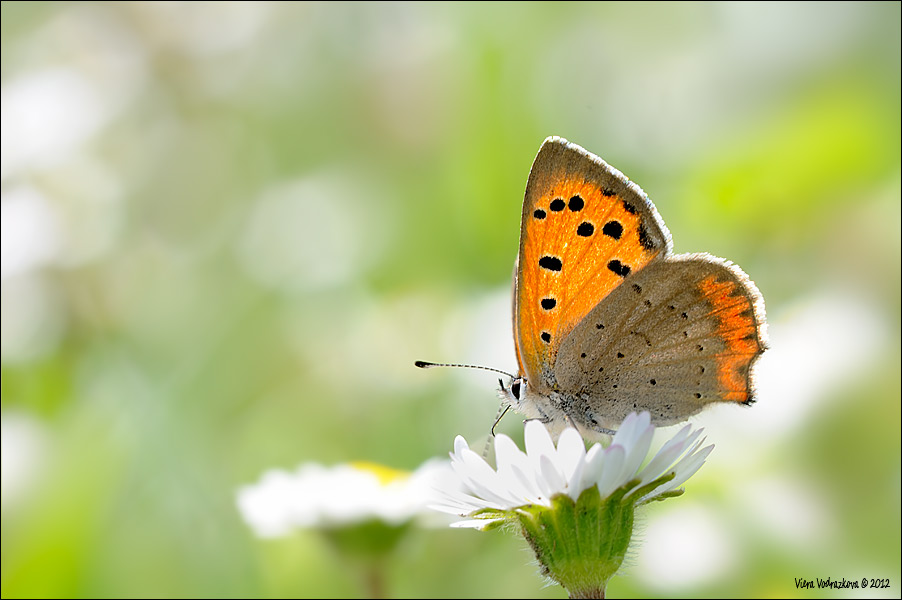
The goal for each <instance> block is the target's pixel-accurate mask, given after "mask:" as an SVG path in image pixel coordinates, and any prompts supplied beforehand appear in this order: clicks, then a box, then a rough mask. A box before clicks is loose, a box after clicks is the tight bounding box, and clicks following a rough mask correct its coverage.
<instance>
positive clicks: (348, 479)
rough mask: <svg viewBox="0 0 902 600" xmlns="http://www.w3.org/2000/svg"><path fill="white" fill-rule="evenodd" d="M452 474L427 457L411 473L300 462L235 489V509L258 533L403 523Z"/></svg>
mask: <svg viewBox="0 0 902 600" xmlns="http://www.w3.org/2000/svg"><path fill="white" fill-rule="evenodd" d="M449 476H451V472H450V468H449V466H448V461H446V460H438V459H435V460H430V461H427V462H426V463H424V464H423V465H421V466H420V467H419V468H418V469H417V470H416V471H414V472H413V473H408V472H405V471H398V470H395V469H391V468H389V467H385V466H382V465H377V464H373V463H364V462H355V463H348V464H341V465H336V466H333V467H325V466H323V465H319V464H316V463H307V464H304V465H301V466H300V467H299V468H298V469H297V470H295V471H294V472H288V471H281V470H272V471H268V472H266V473H264V474H263V477H262V478H261V479H260V481H259V482H258V483H256V484H253V485H248V486H245V487H243V488H241V489H240V490H239V491H238V498H237V501H238V508H239V510H240V511H241V514H242V516H243V517H244V520H245V521H246V522H247V523H248V525H250V526H251V527H252V528H253V530H254V531H255V532H256V533H257V535H259V536H260V537H278V536H282V535H286V534H288V533H290V532H291V531H292V530H293V529H295V528H333V527H342V526H352V525H356V524H359V523H364V522H367V521H372V520H378V521H382V522H384V523H386V524H388V525H402V524H405V523H407V522H408V521H411V520H412V519H414V518H416V517H418V516H425V517H427V518H428V515H429V511H428V510H427V508H426V506H427V504H428V503H429V501H430V500H431V499H433V498H434V495H433V488H434V487H435V486H436V485H437V482H438V481H440V480H442V479H447V478H448V477H449Z"/></svg>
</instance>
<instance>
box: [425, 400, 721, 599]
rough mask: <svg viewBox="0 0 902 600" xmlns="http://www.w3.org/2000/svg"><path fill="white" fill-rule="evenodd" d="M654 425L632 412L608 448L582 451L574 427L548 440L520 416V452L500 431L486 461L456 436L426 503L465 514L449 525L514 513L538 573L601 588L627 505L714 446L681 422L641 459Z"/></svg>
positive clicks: (585, 590) (624, 542)
mask: <svg viewBox="0 0 902 600" xmlns="http://www.w3.org/2000/svg"><path fill="white" fill-rule="evenodd" d="M654 432H655V427H654V426H653V425H651V419H650V417H649V415H648V413H641V414H639V415H637V414H635V413H633V414H630V415H629V416H628V417H627V418H626V419H625V420H624V421H623V424H622V425H621V426H620V429H619V430H618V431H617V434H616V435H615V436H614V438H613V440H612V442H611V444H610V445H609V446H608V447H607V448H603V447H602V446H601V445H600V444H597V443H596V444H595V445H593V446H592V447H591V448H589V450H588V451H586V449H585V445H584V443H583V440H582V437H581V436H580V435H579V433H577V431H576V430H575V429H573V428H568V429H565V430H564V431H563V432H562V433H561V435H560V438H559V440H558V444H557V447H555V445H554V442H553V441H552V438H551V435H550V434H549V433H548V431H547V430H546V429H545V426H544V425H542V424H541V423H540V422H538V421H528V422H527V423H526V430H525V446H526V452H525V453H524V452H522V451H521V450H520V449H519V448H517V446H516V444H515V443H514V442H513V441H512V440H511V439H510V438H509V437H507V436H505V435H503V434H501V435H498V436H497V437H496V438H495V457H496V463H497V468H494V469H493V468H492V467H491V466H489V465H488V463H486V461H485V460H483V459H482V457H480V456H479V455H478V454H476V453H475V452H473V451H472V450H470V448H469V446H468V445H467V442H466V440H464V439H463V438H462V437H460V436H458V437H457V438H456V439H455V441H454V452H452V453H451V467H452V469H453V470H454V474H455V475H456V478H455V479H452V480H449V481H445V482H444V483H445V486H444V487H443V488H442V489H441V490H440V492H441V499H440V500H439V503H438V504H434V505H433V508H435V509H437V510H440V511H443V512H448V513H451V514H455V515H458V516H462V517H466V519H465V520H463V521H459V522H457V523H455V524H454V526H457V527H474V528H478V529H488V528H492V527H495V526H497V525H500V524H502V523H506V522H513V523H517V524H519V525H520V528H521V530H522V532H523V535H524V536H525V537H526V539H527V541H528V542H529V543H530V545H531V546H532V547H533V550H534V551H535V552H536V557H537V558H538V559H539V562H540V563H541V564H542V566H543V572H544V574H545V575H548V576H550V577H552V578H553V579H555V580H556V581H557V582H558V583H561V585H563V586H564V587H565V588H567V590H568V591H569V592H570V594H571V596H572V597H580V596H582V597H591V596H592V595H594V594H598V593H603V591H604V588H605V587H606V585H607V581H608V579H610V577H611V576H612V575H613V574H614V573H615V572H616V571H617V569H618V568H619V567H620V564H621V563H622V561H623V556H624V555H625V553H626V549H627V547H628V546H629V542H630V539H631V537H632V528H633V515H634V512H635V508H636V507H637V506H640V505H643V504H647V503H648V502H652V501H655V500H662V499H664V498H669V497H673V496H678V495H680V494H682V493H683V490H682V489H677V488H678V487H679V486H680V485H682V484H683V483H684V482H685V481H686V480H687V479H688V478H689V477H691V476H692V475H693V474H694V473H695V472H696V471H698V469H699V468H700V467H701V466H702V464H703V463H704V462H705V458H706V457H707V456H708V454H709V453H710V452H711V450H712V449H713V448H714V446H707V447H704V448H702V447H701V446H702V443H703V441H704V440H702V441H698V440H699V437H700V436H701V433H702V430H701V429H698V430H695V431H693V430H692V427H691V426H689V425H687V426H685V427H684V428H683V429H681V430H680V431H679V432H678V433H677V434H676V435H675V436H673V437H672V438H671V439H670V440H669V441H668V442H667V443H665V444H664V445H663V446H662V447H661V449H660V450H659V451H658V452H657V454H655V456H654V457H653V458H652V459H651V460H650V461H648V463H647V464H646V465H645V466H644V467H642V463H643V462H644V461H645V459H646V456H647V455H648V451H649V448H650V446H651V441H652V437H653V436H654ZM458 484H459V485H458ZM461 490H463V491H461Z"/></svg>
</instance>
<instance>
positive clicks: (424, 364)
mask: <svg viewBox="0 0 902 600" xmlns="http://www.w3.org/2000/svg"><path fill="white" fill-rule="evenodd" d="M413 364H414V366H415V367H419V368H421V369H431V368H432V367H459V368H461V369H482V370H483V371H494V372H495V373H501V374H502V375H507V376H508V377H510V378H511V379H516V378H517V377H516V376H515V375H511V374H510V373H508V372H507V371H502V370H500V369H493V368H492V367H483V366H482V365H458V364H454V363H434V362H426V361H425V360H418V361H416V362H414V363H413ZM502 387H503V386H502Z"/></svg>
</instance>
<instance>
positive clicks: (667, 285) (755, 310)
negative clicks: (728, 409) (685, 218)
mask: <svg viewBox="0 0 902 600" xmlns="http://www.w3.org/2000/svg"><path fill="white" fill-rule="evenodd" d="M513 300H514V301H513V308H514V338H515V344H516V349H517V359H518V363H519V367H520V373H519V377H517V378H515V379H514V381H512V382H511V384H510V385H508V386H507V387H506V388H505V389H504V394H505V397H506V399H507V401H508V402H509V403H510V405H511V406H512V407H513V408H514V409H515V410H517V411H519V412H521V413H523V414H524V415H526V416H527V417H529V418H538V419H541V420H543V421H545V422H546V423H549V424H552V425H554V426H555V428H561V427H564V426H566V425H576V426H577V427H578V428H579V429H580V430H581V431H582V433H583V434H584V435H586V436H588V437H593V436H596V435H597V434H603V433H610V431H611V430H612V429H614V428H616V426H617V425H618V424H619V423H620V422H621V421H622V420H623V418H625V417H626V415H628V414H629V413H630V412H633V411H643V410H647V411H648V412H649V413H650V414H651V416H652V419H653V421H654V422H655V423H656V424H658V425H667V424H671V423H676V422H679V421H683V420H685V419H686V418H688V417H689V416H691V415H694V414H696V413H697V412H699V411H700V410H702V409H703V408H704V407H705V406H707V405H708V404H711V403H715V402H735V403H740V404H750V403H751V402H752V401H753V381H752V372H751V369H752V366H753V363H754V361H755V360H756V359H757V357H758V356H759V355H760V354H761V353H762V352H763V351H764V348H765V318H764V305H763V300H762V299H761V295H760V294H759V293H758V290H757V288H756V287H755V285H754V284H753V283H752V282H751V281H750V280H749V278H748V277H747V276H746V275H745V273H743V272H742V270H741V269H739V268H738V267H737V266H735V265H733V264H732V263H730V262H728V261H724V260H722V259H719V258H716V257H713V256H711V255H708V254H684V255H673V254H672V244H671V238H670V233H669V232H668V230H667V228H666V226H665V225H664V222H663V220H662V219H661V217H660V216H659V215H658V212H657V210H656V209H655V207H654V205H653V204H652V203H651V201H650V200H649V199H648V198H647V196H646V195H645V193H644V192H643V191H642V190H641V189H640V188H639V187H638V186H637V185H635V184H634V183H632V182H631V181H629V179H627V178H626V177H625V176H624V175H623V174H622V173H620V172H619V171H617V170H616V169H614V168H613V167H611V166H609V165H608V164H607V163H605V162H604V161H603V160H601V159H600V158H598V157H597V156H594V155H592V154H590V153H589V152H587V151H586V150H584V149H583V148H581V147H579V146H577V145H575V144H571V143H569V142H567V141H566V140H564V139H562V138H558V137H551V138H548V139H547V140H545V143H544V144H543V145H542V147H541V149H540V150H539V154H538V155H537V157H536V160H535V162H534V164H533V167H532V170H531V172H530V176H529V181H528V183H527V188H526V196H525V200H524V203H523V212H522V216H521V229H520V249H519V253H518V258H517V265H516V269H515V279H514V299H513Z"/></svg>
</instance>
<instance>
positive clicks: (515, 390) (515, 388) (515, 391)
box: [511, 381, 520, 400]
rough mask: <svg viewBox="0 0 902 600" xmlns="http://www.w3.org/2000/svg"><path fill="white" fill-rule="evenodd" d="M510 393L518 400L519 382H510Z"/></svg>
mask: <svg viewBox="0 0 902 600" xmlns="http://www.w3.org/2000/svg"><path fill="white" fill-rule="evenodd" d="M511 394H512V395H513V396H514V398H516V399H517V400H520V382H519V381H515V382H513V383H512V384H511Z"/></svg>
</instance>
